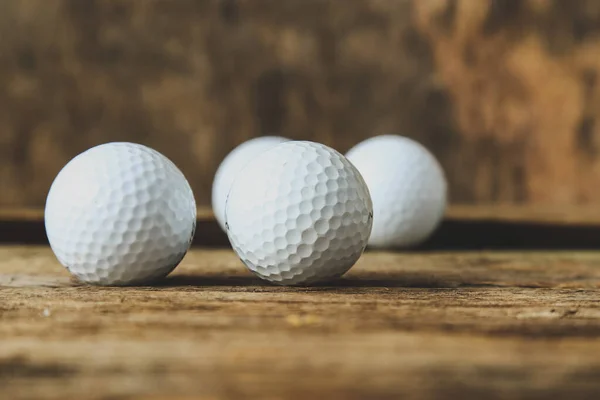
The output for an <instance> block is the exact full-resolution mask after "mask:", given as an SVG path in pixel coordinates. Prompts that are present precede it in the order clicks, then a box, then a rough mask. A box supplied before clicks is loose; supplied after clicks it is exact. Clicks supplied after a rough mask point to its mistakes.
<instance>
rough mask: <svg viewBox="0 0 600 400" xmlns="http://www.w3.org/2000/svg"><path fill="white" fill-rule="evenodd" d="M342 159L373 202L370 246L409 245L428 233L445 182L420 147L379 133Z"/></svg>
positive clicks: (442, 201) (438, 214)
mask: <svg viewBox="0 0 600 400" xmlns="http://www.w3.org/2000/svg"><path fill="white" fill-rule="evenodd" d="M346 156H347V157H348V159H349V160H350V161H351V162H352V163H353V164H354V165H355V166H356V168H358V170H359V171H360V172H361V174H362V176H363V177H364V179H365V181H366V182H367V185H368V186H369V191H370V193H371V197H372V199H373V209H374V222H373V231H372V232H371V237H370V239H369V245H370V246H373V247H380V248H390V247H411V246H415V245H418V244H420V243H422V242H423V241H424V240H426V239H427V238H428V237H429V236H430V235H431V234H432V233H433V231H434V230H435V229H436V228H437V226H438V224H439V223H440V221H441V220H442V217H443V215H444V212H445V209H446V196H447V194H446V191H447V183H446V178H445V176H444V172H443V170H442V167H441V166H440V164H439V163H438V162H437V160H436V159H435V157H434V156H433V155H432V154H431V153H430V152H429V151H428V150H427V149H426V148H425V147H423V146H422V145H421V144H419V143H417V142H416V141H414V140H412V139H409V138H407V137H403V136H396V135H382V136H376V137H373V138H370V139H367V140H365V141H364V142H361V143H359V144H357V145H356V146H354V147H353V148H352V149H350V151H348V153H346Z"/></svg>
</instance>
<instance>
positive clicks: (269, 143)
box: [212, 136, 290, 230]
mask: <svg viewBox="0 0 600 400" xmlns="http://www.w3.org/2000/svg"><path fill="white" fill-rule="evenodd" d="M289 140H290V139H286V138H284V137H280V136H261V137H257V138H254V139H250V140H248V141H246V142H244V143H242V144H240V145H239V146H237V147H236V148H235V149H233V150H232V151H231V152H230V153H229V154H228V155H227V156H226V157H225V158H224V159H223V161H222V162H221V164H220V165H219V168H218V169H217V172H216V173H215V178H214V180H213V184H212V208H213V212H214V214H215V218H216V219H217V222H218V223H219V225H220V226H221V228H222V229H223V230H225V201H226V200H227V195H228V194H229V190H230V189H231V184H232V183H233V180H234V179H235V177H236V175H237V174H238V172H240V171H241V170H242V168H244V166H245V165H246V164H247V163H248V162H249V161H250V160H252V159H253V158H254V157H256V156H258V155H259V154H260V153H262V152H263V151H265V150H268V149H270V148H271V147H273V146H277V145H278V144H280V143H283V142H287V141H289Z"/></svg>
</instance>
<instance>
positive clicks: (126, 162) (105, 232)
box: [45, 143, 196, 285]
mask: <svg viewBox="0 0 600 400" xmlns="http://www.w3.org/2000/svg"><path fill="white" fill-rule="evenodd" d="M45 224H46V233H47V235H48V239H49V241H50V245H51V247H52V250H53V251H54V253H55V255H56V257H57V258H58V260H59V261H60V262H61V264H63V265H64V266H65V267H66V268H67V269H68V270H69V271H70V272H71V273H72V274H73V275H74V276H75V277H77V278H78V279H79V280H81V281H83V282H87V283H90V284H96V285H129V284H140V283H145V282H148V281H152V280H154V279H157V278H161V277H164V276H166V275H168V274H169V273H170V272H171V271H172V270H173V269H174V268H175V267H176V266H177V265H178V264H179V262H180V261H181V260H182V259H183V257H184V255H185V254H186V252H187V251H188V249H189V246H190V243H191V240H192V237H193V235H194V230H195V226H196V203H195V201H194V196H193V194H192V190H191V188H190V186H189V184H188V182H187V180H186V179H185V177H184V176H183V174H182V173H181V171H180V170H179V169H178V168H177V167H176V166H175V164H173V163H172V162H171V161H170V160H169V159H167V158H166V157H165V156H163V155H162V154H160V153H158V152H157V151H155V150H152V149H150V148H148V147H146V146H143V145H139V144H133V143H107V144H103V145H99V146H96V147H93V148H91V149H89V150H87V151H85V152H83V153H81V154H79V155H78V156H76V157H75V158H73V159H72V160H71V161H70V162H69V163H67V165H66V166H65V167H64V168H63V169H62V170H61V171H60V172H59V174H58V175H57V177H56V178H55V180H54V182H53V183H52V186H51V188H50V192H49V193H48V198H47V201H46V209H45Z"/></svg>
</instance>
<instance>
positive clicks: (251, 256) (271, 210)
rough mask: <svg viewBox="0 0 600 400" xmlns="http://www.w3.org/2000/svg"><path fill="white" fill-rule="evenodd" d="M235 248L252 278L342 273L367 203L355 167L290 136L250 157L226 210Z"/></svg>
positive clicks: (367, 219)
mask: <svg viewBox="0 0 600 400" xmlns="http://www.w3.org/2000/svg"><path fill="white" fill-rule="evenodd" d="M225 215H226V220H227V234H228V236H229V239H230V241H231V244H232V246H233V248H234V250H235V251H236V252H237V254H238V256H239V257H240V258H241V260H242V261H243V262H244V264H246V266H247V267H248V268H249V269H250V270H251V271H253V272H254V273H255V274H256V275H258V276H259V277H261V278H263V279H266V280H268V281H271V282H273V283H277V284H281V285H300V284H310V283H314V282H317V281H322V280H327V279H330V278H334V277H338V276H341V275H343V274H344V273H345V272H346V271H348V270H349V269H350V267H352V265H354V263H355V262H356V261H357V260H358V258H359V257H360V256H361V254H362V252H363V250H364V248H365V246H366V245H367V240H368V238H369V234H370V232H371V226H372V223H373V205H372V203H371V197H370V195H369V190H368V188H367V186H366V184H365V182H364V180H363V178H362V177H361V175H360V173H359V172H358V170H357V169H356V168H355V167H354V166H353V165H352V164H351V163H350V162H348V160H347V159H346V158H345V157H344V156H343V155H341V154H340V153H338V152H337V151H335V150H333V149H331V148H329V147H327V146H325V145H322V144H318V143H313V142H306V141H289V142H286V143H282V144H280V145H277V146H275V147H273V148H271V149H269V150H267V151H265V152H263V153H261V154H260V156H259V157H256V158H255V159H254V160H252V161H251V162H249V163H248V164H247V165H246V167H245V168H244V169H243V170H242V171H240V173H239V174H238V175H237V177H236V178H235V180H234V183H233V185H232V187H231V191H230V192H229V196H228V197H227V202H226V210H225Z"/></svg>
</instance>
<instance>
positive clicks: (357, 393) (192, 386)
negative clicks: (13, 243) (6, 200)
mask: <svg viewBox="0 0 600 400" xmlns="http://www.w3.org/2000/svg"><path fill="white" fill-rule="evenodd" d="M599 293H600V254H598V253H597V252H551V253H544V252H533V253H532V252H516V253H515V252H512V253H494V252H485V253H460V252H449V253H413V254H393V253H385V252H371V253H367V254H365V256H364V257H363V258H362V259H361V260H360V261H359V263H358V264H357V265H356V266H355V267H354V268H353V269H352V270H351V271H350V273H348V274H347V275H346V277H344V278H343V279H341V280H339V281H336V282H334V283H333V284H332V285H330V286H318V287H312V288H285V287H277V286H271V285H267V284H264V283H263V282H261V281H259V280H257V279H255V278H254V277H252V276H250V275H249V273H248V272H247V271H246V270H245V268H244V267H243V266H242V265H241V263H240V262H239V260H238V259H237V258H236V257H235V256H234V254H233V253H232V252H230V251H226V250H206V249H201V250H195V251H192V252H191V253H190V254H189V255H188V257H186V259H185V260H184V262H183V263H182V265H181V266H180V267H178V269H177V270H176V271H175V273H174V274H173V275H172V276H171V277H169V278H168V279H166V280H165V281H164V282H163V283H162V284H160V285H158V286H154V287H135V288H97V287H89V286H84V285H79V284H77V283H75V282H73V281H71V280H70V278H69V277H68V274H67V273H66V271H65V270H64V269H63V268H62V267H61V266H60V265H59V264H58V263H57V262H56V261H55V259H54V257H53V256H52V254H51V252H50V250H49V249H48V248H46V247H0V321H1V322H2V323H0V337H2V341H0V383H1V384H2V393H3V396H4V398H13V399H25V398H31V397H35V398H38V399H64V398H78V399H87V398H89V399H105V398H125V399H142V398H144V399H146V398H147V399H159V398H160V399H173V400H174V399H191V398H201V399H218V398H250V397H253V398H257V397H259V398H272V399H275V398H290V399H301V398H329V399H338V398H339V399H363V398H365V399H366V398H368V399H378V398H379V399H388V398H389V399H391V398H399V397H401V398H406V399H438V398H442V397H445V398H449V397H451V398H461V399H481V398H482V397H485V398H490V399H509V398H510V399H542V398H543V399H564V398H569V399H580V398H581V399H583V398H587V399H593V398H597V397H598V395H599V394H600V383H599V382H600V363H599V362H598V357H597V355H598V352H599V351H600V342H599V341H598V337H599V335H600V306H599V305H598V294H599Z"/></svg>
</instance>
